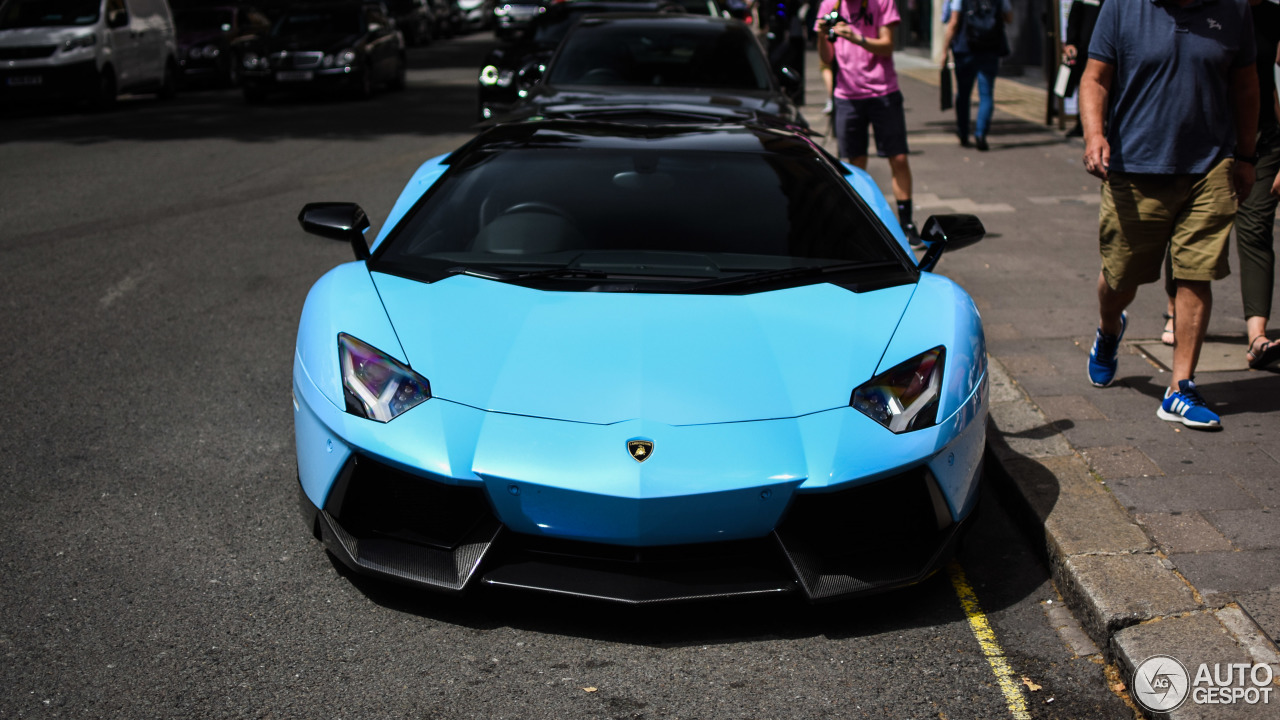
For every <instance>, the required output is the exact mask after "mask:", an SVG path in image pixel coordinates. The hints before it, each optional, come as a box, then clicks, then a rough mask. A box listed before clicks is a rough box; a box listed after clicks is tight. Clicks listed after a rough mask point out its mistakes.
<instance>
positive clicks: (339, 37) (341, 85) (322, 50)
mask: <svg viewBox="0 0 1280 720" xmlns="http://www.w3.org/2000/svg"><path fill="white" fill-rule="evenodd" d="M406 67H407V61H406V58H405V52H404V40H403V39H402V37H401V35H400V33H399V32H398V31H397V30H396V29H395V23H394V21H392V20H391V19H390V18H389V17H388V16H387V10H386V7H385V6H384V5H383V4H382V3H381V2H344V3H336V4H326V5H299V6H296V7H294V8H293V9H291V10H289V11H287V12H285V13H284V14H283V15H282V16H281V17H280V19H279V20H277V21H276V23H275V25H274V26H272V28H271V32H270V33H269V34H268V35H267V37H265V38H263V39H262V41H261V42H259V43H256V44H253V45H250V46H249V47H247V48H246V49H245V53H244V56H243V59H242V62H241V68H242V84H243V85H244V97H245V100H247V101H249V102H261V101H263V100H264V99H266V97H267V95H268V94H269V93H273V92H280V91H291V90H316V91H328V92H333V91H339V92H346V93H348V94H351V95H354V96H355V97H358V98H361V99H367V98H370V97H372V96H373V94H374V91H375V90H376V88H378V87H379V86H386V87H387V88H390V89H392V90H400V89H403V88H404V84H405V71H406Z"/></svg>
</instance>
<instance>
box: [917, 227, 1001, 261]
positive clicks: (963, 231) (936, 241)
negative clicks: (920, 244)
mask: <svg viewBox="0 0 1280 720" xmlns="http://www.w3.org/2000/svg"><path fill="white" fill-rule="evenodd" d="M986 234H987V229H986V228H985V227H983V226H982V221H981V220H979V219H978V216H977V215H931V216H930V217H929V219H928V220H925V221H924V233H923V234H922V235H921V237H922V238H923V239H924V241H925V244H926V246H927V247H928V249H927V250H925V252H924V257H922V258H920V263H919V267H920V269H921V270H924V271H925V272H929V271H931V270H933V268H934V266H935V265H937V264H938V258H940V257H942V253H943V251H944V250H959V249H960V248H962V247H968V246H969V245H972V244H974V243H976V242H978V241H979V240H981V239H982V237H983V236H984V235H986Z"/></svg>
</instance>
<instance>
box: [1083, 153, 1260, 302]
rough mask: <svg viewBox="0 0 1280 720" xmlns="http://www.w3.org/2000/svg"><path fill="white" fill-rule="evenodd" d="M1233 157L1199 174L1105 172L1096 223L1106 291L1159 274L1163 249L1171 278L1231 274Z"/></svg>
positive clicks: (1128, 286)
mask: <svg viewBox="0 0 1280 720" xmlns="http://www.w3.org/2000/svg"><path fill="white" fill-rule="evenodd" d="M1232 163H1233V161H1232V160H1231V159H1230V158H1226V159H1223V160H1221V161H1219V162H1218V164H1217V165H1215V166H1214V167H1213V168H1212V169H1210V170H1209V172H1207V173H1205V174H1204V175H1145V174H1128V173H1110V174H1109V175H1108V176H1107V180H1106V181H1105V182H1103V183H1102V208H1101V210H1100V211H1099V213H1098V221H1099V240H1100V244H1101V249H1102V275H1103V277H1104V278H1105V279H1106V281H1107V285H1109V286H1111V289H1113V290H1130V289H1133V288H1135V287H1137V286H1138V285H1145V284H1146V283H1152V282H1155V281H1157V280H1159V279H1160V270H1161V267H1162V265H1163V264H1164V255H1165V252H1166V251H1168V252H1169V256H1170V260H1171V262H1172V265H1173V277H1174V279H1175V280H1220V279H1222V278H1224V277H1226V276H1227V275H1229V274H1230V273H1231V269H1230V268H1229V267H1228V265H1227V238H1228V236H1229V235H1230V234H1231V225H1232V223H1233V222H1234V221H1235V217H1236V201H1235V197H1234V196H1233V193H1232V189H1231V167H1232Z"/></svg>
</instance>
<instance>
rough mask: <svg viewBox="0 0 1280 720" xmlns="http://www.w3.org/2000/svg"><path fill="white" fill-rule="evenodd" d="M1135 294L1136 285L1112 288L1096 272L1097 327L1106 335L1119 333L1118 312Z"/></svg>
mask: <svg viewBox="0 0 1280 720" xmlns="http://www.w3.org/2000/svg"><path fill="white" fill-rule="evenodd" d="M1205 284H1206V285H1207V284H1208V283H1205ZM1137 295H1138V288H1136V287H1135V288H1133V289H1130V290H1114V289H1112V287H1111V286H1110V285H1108V284H1107V279H1106V277H1104V276H1103V274H1102V272H1101V271H1099V272H1098V319H1099V322H1098V327H1100V328H1102V332H1104V333H1106V334H1107V335H1119V334H1120V313H1122V312H1124V309H1125V308H1127V307H1129V303H1131V302H1133V298H1135V297H1136V296H1137Z"/></svg>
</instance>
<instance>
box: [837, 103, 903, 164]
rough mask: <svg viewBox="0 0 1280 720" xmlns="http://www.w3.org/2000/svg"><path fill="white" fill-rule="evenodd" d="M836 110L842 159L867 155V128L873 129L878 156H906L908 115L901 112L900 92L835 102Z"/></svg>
mask: <svg viewBox="0 0 1280 720" xmlns="http://www.w3.org/2000/svg"><path fill="white" fill-rule="evenodd" d="M835 106H836V107H835V110H836V139H837V140H838V141H839V143H840V157H841V158H842V159H852V158H856V157H862V156H863V155H866V154H867V145H868V144H869V142H870V140H869V138H868V133H867V129H868V127H874V128H875V129H876V154H877V155H879V156H880V157H893V156H894V155H906V154H907V152H908V151H907V115H906V112H905V111H904V110H903V109H902V91H900V90H895V91H894V92H891V93H889V94H888V95H881V96H880V97H873V98H858V99H857V100H845V99H843V98H836V102H835Z"/></svg>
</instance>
